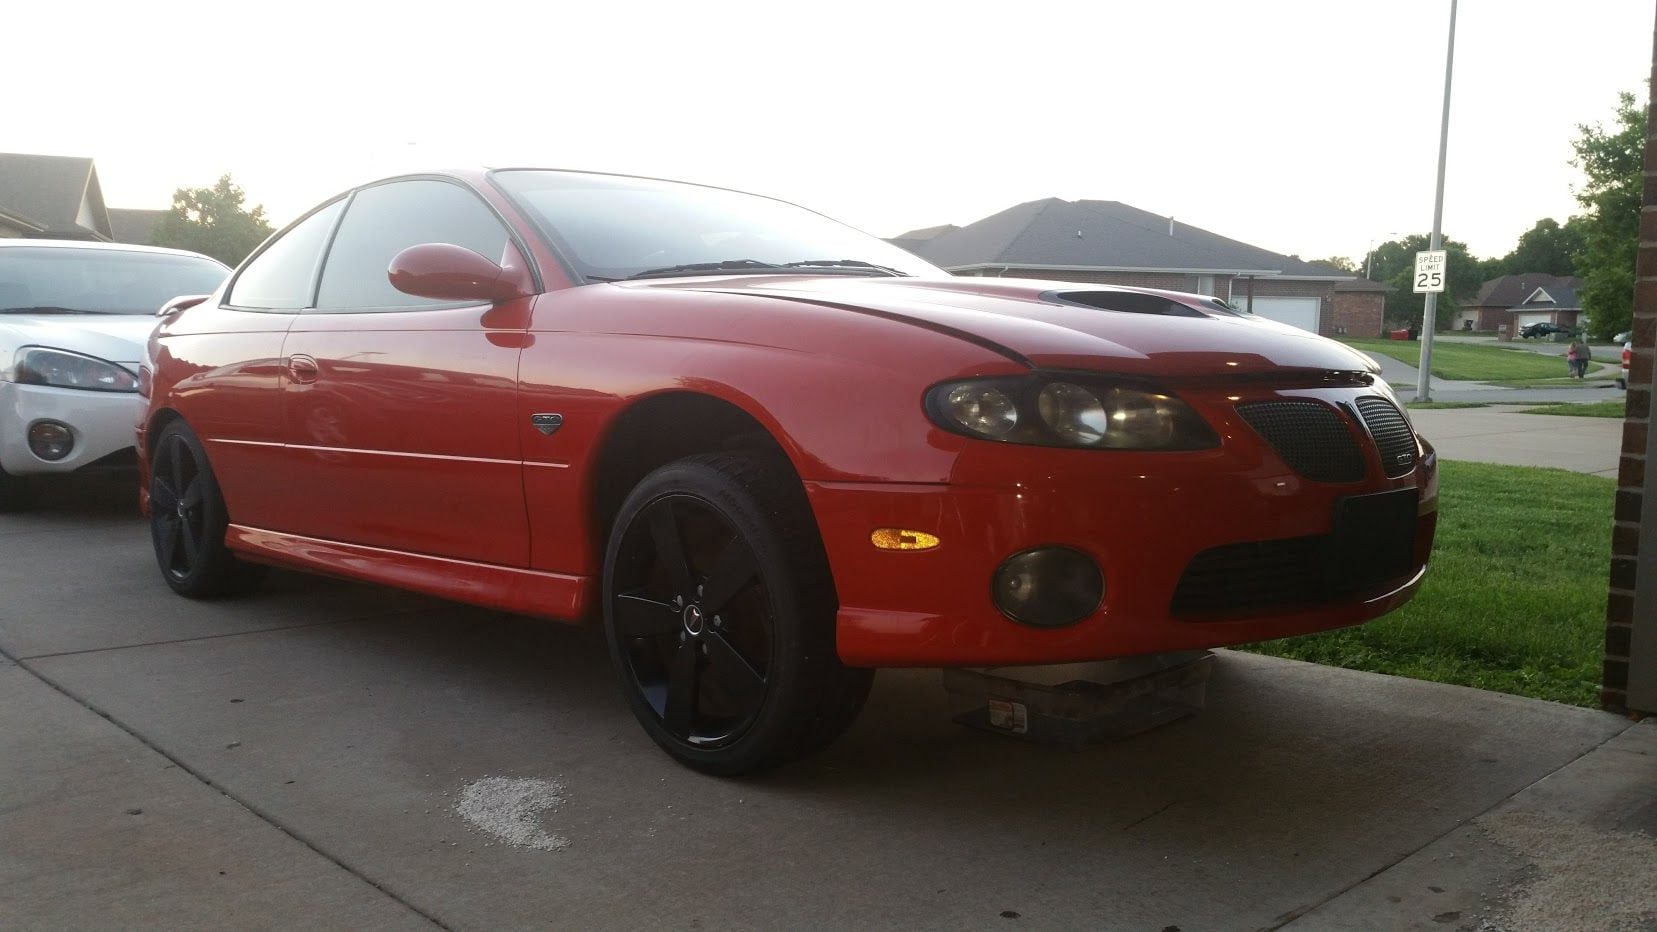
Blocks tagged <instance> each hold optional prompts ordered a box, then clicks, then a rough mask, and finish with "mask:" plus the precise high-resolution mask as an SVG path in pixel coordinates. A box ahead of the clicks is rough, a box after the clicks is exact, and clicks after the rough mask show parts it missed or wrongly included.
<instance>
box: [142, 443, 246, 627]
mask: <svg viewBox="0 0 1657 932" xmlns="http://www.w3.org/2000/svg"><path fill="white" fill-rule="evenodd" d="M229 523H230V522H229V518H228V516H227V514H226V512H225V507H224V498H223V496H221V495H220V494H219V484H218V481H217V480H216V479H215V478H214V476H213V469H212V467H211V466H210V465H208V462H207V453H206V450H205V449H203V447H202V445H201V441H200V440H199V439H197V437H196V435H195V433H194V432H193V431H191V430H190V428H189V425H187V424H185V423H184V422H183V421H174V422H173V423H171V424H169V425H167V427H166V429H164V430H163V431H162V432H161V436H160V437H159V438H158V439H157V440H156V443H155V450H154V452H153V454H152V455H151V457H150V540H151V542H152V543H153V544H154V545H155V559H156V562H157V563H158V564H160V566H161V575H162V577H163V578H164V579H166V581H167V585H169V586H171V587H172V589H173V591H174V592H177V593H178V594H179V595H184V596H189V597H191V598H208V597H212V596H218V595H229V594H232V593H236V592H242V591H245V590H247V589H250V588H252V587H254V586H256V585H258V583H259V580H260V579H262V578H263V576H264V567H261V566H256V565H254V564H250V563H243V562H242V561H240V560H238V559H236V557H235V555H234V554H232V553H231V552H230V550H229V549H228V548H226V547H225V545H224V532H225V528H226V527H227V526H228V525H229Z"/></svg>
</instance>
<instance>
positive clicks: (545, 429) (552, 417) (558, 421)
mask: <svg viewBox="0 0 1657 932" xmlns="http://www.w3.org/2000/svg"><path fill="white" fill-rule="evenodd" d="M529 423H531V424H534V425H535V429H536V430H538V431H540V432H541V434H542V435H543V436H546V437H550V436H552V432H553V431H555V430H557V429H558V428H560V427H563V426H564V415H562V414H531V415H530V416H529Z"/></svg>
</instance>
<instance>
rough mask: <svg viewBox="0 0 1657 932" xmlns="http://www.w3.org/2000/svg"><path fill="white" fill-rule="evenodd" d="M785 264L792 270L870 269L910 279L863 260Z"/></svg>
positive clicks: (808, 261) (809, 260)
mask: <svg viewBox="0 0 1657 932" xmlns="http://www.w3.org/2000/svg"><path fill="white" fill-rule="evenodd" d="M784 264H785V265H787V266H788V267H789V268H791V269H810V268H842V269H868V270H869V271H871V272H879V273H881V274H882V275H891V276H893V277H895V278H908V277H909V276H908V274H907V273H904V272H899V271H898V270H897V269H894V268H888V267H887V266H884V265H875V264H874V263H873V262H864V261H863V260H862V259H802V260H800V261H799V262H787V263H784Z"/></svg>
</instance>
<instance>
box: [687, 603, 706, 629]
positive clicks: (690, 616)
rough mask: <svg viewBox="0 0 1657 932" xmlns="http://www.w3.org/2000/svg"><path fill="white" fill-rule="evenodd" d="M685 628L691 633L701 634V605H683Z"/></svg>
mask: <svg viewBox="0 0 1657 932" xmlns="http://www.w3.org/2000/svg"><path fill="white" fill-rule="evenodd" d="M683 618H684V622H685V630H686V631H689V632H690V633H691V634H701V633H702V627H703V618H702V607H701V606H700V605H687V606H685V613H684V615H683Z"/></svg>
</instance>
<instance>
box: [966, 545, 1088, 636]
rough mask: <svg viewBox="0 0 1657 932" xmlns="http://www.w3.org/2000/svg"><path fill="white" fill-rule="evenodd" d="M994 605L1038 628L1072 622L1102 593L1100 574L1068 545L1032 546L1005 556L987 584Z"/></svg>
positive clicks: (1012, 617) (1083, 615) (1084, 616)
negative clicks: (988, 584) (1005, 558)
mask: <svg viewBox="0 0 1657 932" xmlns="http://www.w3.org/2000/svg"><path fill="white" fill-rule="evenodd" d="M990 591H991V595H992V596H993V597H994V599H995V607H996V608H998V609H1000V610H1001V614H1003V615H1006V616H1007V617H1008V618H1011V619H1012V620H1014V621H1016V622H1020V623H1022V624H1026V625H1035V626H1037V627H1042V628H1057V627H1061V626H1063V625H1070V624H1075V623H1076V622H1078V621H1081V620H1082V619H1083V618H1086V617H1087V616H1089V615H1091V614H1093V612H1094V611H1095V610H1096V609H1098V607H1099V603H1100V602H1101V601H1103V600H1104V597H1105V577H1104V575H1103V574H1101V573H1100V572H1099V567H1098V565H1096V564H1095V563H1094V562H1093V560H1092V558H1090V557H1089V556H1088V555H1087V554H1085V553H1082V552H1081V551H1078V550H1071V549H1070V548H1069V547H1037V548H1035V549H1034V550H1026V551H1024V552H1022V553H1015V554H1013V555H1012V556H1010V557H1008V558H1007V560H1006V562H1004V563H1002V564H1001V568H1000V569H998V570H996V571H995V580H994V581H993V582H992V583H991V586H990Z"/></svg>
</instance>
